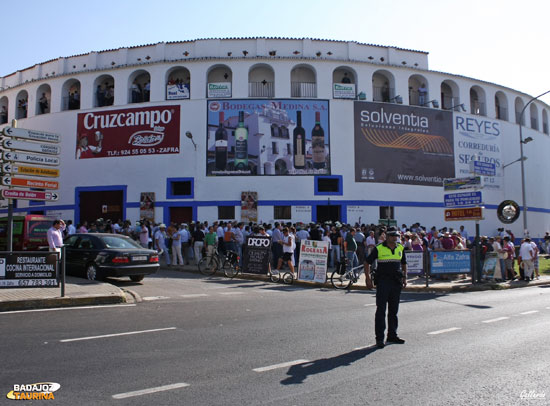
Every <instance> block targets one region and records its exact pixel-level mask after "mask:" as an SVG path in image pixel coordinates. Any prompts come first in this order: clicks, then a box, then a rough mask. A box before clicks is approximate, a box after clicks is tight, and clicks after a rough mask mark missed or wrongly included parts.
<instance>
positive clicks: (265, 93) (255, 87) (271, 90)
mask: <svg viewBox="0 0 550 406" xmlns="http://www.w3.org/2000/svg"><path fill="white" fill-rule="evenodd" d="M248 97H275V83H274V82H248Z"/></svg>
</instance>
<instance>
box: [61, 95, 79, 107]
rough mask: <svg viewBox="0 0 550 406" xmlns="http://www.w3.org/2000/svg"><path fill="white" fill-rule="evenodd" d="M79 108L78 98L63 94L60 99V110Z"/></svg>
mask: <svg viewBox="0 0 550 406" xmlns="http://www.w3.org/2000/svg"><path fill="white" fill-rule="evenodd" d="M78 109H80V100H76V99H75V98H74V97H70V96H65V97H63V99H62V100H61V110H63V111H65V110H78Z"/></svg>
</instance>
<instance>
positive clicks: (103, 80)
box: [94, 75, 115, 107]
mask: <svg viewBox="0 0 550 406" xmlns="http://www.w3.org/2000/svg"><path fill="white" fill-rule="evenodd" d="M114 101H115V79H114V78H113V77H112V76H111V75H101V76H100V77H98V78H97V79H96V80H95V81H94V107H104V106H112V105H113V104H114Z"/></svg>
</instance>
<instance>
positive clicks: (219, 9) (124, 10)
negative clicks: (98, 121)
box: [0, 0, 550, 104]
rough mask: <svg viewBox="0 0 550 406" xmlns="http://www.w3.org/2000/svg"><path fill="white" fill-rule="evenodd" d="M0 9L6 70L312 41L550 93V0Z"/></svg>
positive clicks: (56, 3)
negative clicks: (110, 53) (148, 51)
mask: <svg viewBox="0 0 550 406" xmlns="http://www.w3.org/2000/svg"><path fill="white" fill-rule="evenodd" d="M0 15H2V23H1V24H2V33H3V34H2V40H1V41H0V44H1V45H0V50H1V58H0V76H4V75H7V74H10V73H12V72H15V71H17V70H20V69H25V68H27V67H29V66H32V65H34V64H36V63H40V62H45V61H48V60H50V59H55V58H58V57H60V56H71V55H77V54H81V53H87V52H90V51H101V50H106V49H112V48H119V47H126V46H134V45H144V44H151V43H157V42H162V41H166V42H168V41H181V40H192V39H197V38H212V37H221V38H226V37H258V36H268V37H294V38H302V37H309V38H325V39H335V40H346V41H358V42H364V43H370V44H377V45H389V46H396V47H400V48H407V49H415V50H421V51H426V52H429V65H430V69H431V70H438V71H443V72H449V73H454V74H460V75H464V76H469V77H473V78H476V79H481V80H486V81H490V82H494V83H497V84H500V85H504V86H508V87H511V88H513V89H516V90H520V91H523V92H525V93H528V94H530V95H532V96H537V95H539V94H540V93H543V92H545V91H547V90H550V74H549V71H550V70H549V69H548V67H549V66H550V52H549V51H548V40H549V39H550V35H549V31H548V29H547V28H546V27H548V19H549V18H550V2H549V1H547V0H523V1H521V2H518V1H511V0H500V1H498V0H476V1H474V0H462V1H448V0H417V1H412V0H408V1H407V0H347V1H339V2H337V1H328V0H314V1H311V0H299V1H298V0H277V1H271V2H266V1H250V0H232V1H229V0H224V1H221V0H209V1H196V0H193V1H189V0H180V1H176V0H149V1H143V0H133V1H128V0H110V1H106V0H95V1H89V2H88V1H86V2H85V1H79V0H76V1H75V0H72V1H68V0H51V1H49V2H45V1H43V0H25V1H21V0H2V1H0ZM543 100H544V101H545V102H547V103H549V104H550V96H546V97H544V98H543Z"/></svg>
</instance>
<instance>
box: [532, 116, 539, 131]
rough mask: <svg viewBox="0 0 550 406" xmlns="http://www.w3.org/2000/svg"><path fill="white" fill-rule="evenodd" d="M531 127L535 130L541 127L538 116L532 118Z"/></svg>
mask: <svg viewBox="0 0 550 406" xmlns="http://www.w3.org/2000/svg"><path fill="white" fill-rule="evenodd" d="M531 128H532V129H533V130H538V129H539V121H538V120H537V119H536V118H531Z"/></svg>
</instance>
